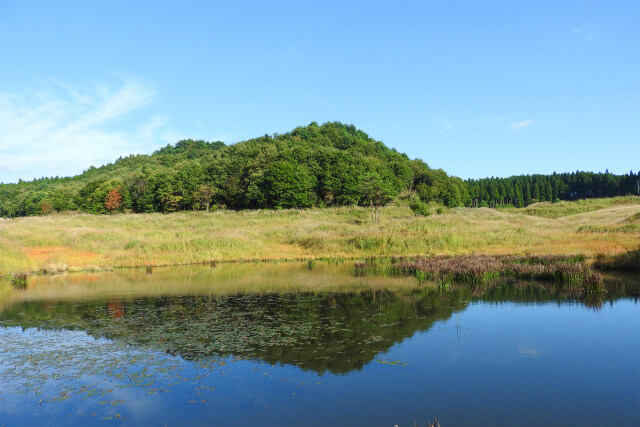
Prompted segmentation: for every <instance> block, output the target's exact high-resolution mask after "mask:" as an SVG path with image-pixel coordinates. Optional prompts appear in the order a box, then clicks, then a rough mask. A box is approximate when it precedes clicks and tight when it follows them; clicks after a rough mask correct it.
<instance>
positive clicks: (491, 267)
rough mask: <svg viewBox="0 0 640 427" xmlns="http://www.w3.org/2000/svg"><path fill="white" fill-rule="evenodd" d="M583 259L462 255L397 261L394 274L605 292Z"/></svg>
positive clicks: (441, 280) (422, 279)
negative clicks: (541, 282) (549, 284)
mask: <svg viewBox="0 0 640 427" xmlns="http://www.w3.org/2000/svg"><path fill="white" fill-rule="evenodd" d="M583 259H584V257H582V256H557V255H549V256H519V255H463V256H458V257H448V256H437V257H421V258H416V259H413V260H410V261H398V260H396V261H395V262H394V263H393V264H392V267H391V270H392V271H393V273H394V274H398V273H404V274H407V275H412V276H415V277H416V278H417V279H418V281H419V282H421V283H422V282H425V281H428V280H433V281H435V282H437V283H438V284H439V285H440V286H441V287H443V288H444V289H446V286H443V285H446V284H447V283H450V282H463V283H469V284H473V285H482V284H484V283H487V282H490V281H494V280H495V279H498V278H515V279H535V280H548V281H555V282H556V284H558V286H561V287H569V288H570V287H574V286H580V285H583V286H584V291H585V292H602V291H603V290H604V289H603V285H602V277H601V276H600V275H599V274H597V273H595V272H593V271H592V270H591V268H590V267H589V266H588V265H587V264H585V263H584V262H582V261H583Z"/></svg>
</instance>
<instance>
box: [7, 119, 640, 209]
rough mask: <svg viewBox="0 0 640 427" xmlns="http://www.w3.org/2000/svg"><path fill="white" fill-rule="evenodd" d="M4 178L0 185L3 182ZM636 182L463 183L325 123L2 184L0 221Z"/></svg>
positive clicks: (477, 201) (522, 194)
mask: <svg viewBox="0 0 640 427" xmlns="http://www.w3.org/2000/svg"><path fill="white" fill-rule="evenodd" d="M1 179H2V177H1V176H0V180H1ZM638 181H640V173H638V174H637V175H636V174H634V173H633V172H630V173H629V174H628V175H613V174H610V173H608V172H606V173H604V174H603V173H591V172H574V173H570V174H568V173H564V174H555V173H554V174H553V175H523V176H516V177H511V178H487V179H482V180H467V181H463V180H462V179H460V178H457V177H450V176H448V175H447V174H446V172H444V171H443V170H441V169H431V168H429V166H428V165H427V164H426V163H424V162H423V161H422V160H420V159H415V160H411V159H409V158H408V157H407V155H406V154H401V153H398V152H397V151H396V150H394V149H390V148H388V147H387V146H385V145H384V144H383V143H382V142H379V141H376V140H374V139H372V138H370V137H369V136H368V135H367V134H366V133H364V132H363V131H361V130H359V129H356V128H355V127H354V126H353V125H345V124H342V123H339V122H330V123H325V124H323V125H318V124H317V123H315V122H313V123H311V124H309V125H308V126H303V127H298V128H296V129H294V130H293V131H291V132H288V133H285V134H274V135H272V136H270V135H264V136H262V137H259V138H254V139H250V140H247V141H243V142H238V143H236V144H233V145H225V144H224V143H223V142H220V141H214V142H206V141H194V140H191V139H188V140H183V141H180V142H178V143H176V144H175V145H167V146H166V147H164V148H162V149H160V150H157V151H156V152H155V153H153V154H152V155H136V156H129V157H126V158H120V159H118V160H117V161H115V162H114V163H110V164H107V165H105V166H102V167H100V168H95V167H91V168H90V169H88V170H87V171H85V172H84V173H83V174H81V175H78V176H75V177H70V178H42V179H38V180H34V181H29V182H25V181H20V182H18V183H17V184H0V217H13V216H29V215H42V214H48V213H52V212H56V211H73V210H77V211H83V212H87V213H95V214H101V213H108V212H122V211H125V212H173V211H179V210H194V209H202V210H208V209H210V208H211V207H221V206H224V207H227V208H229V209H257V208H272V209H278V208H307V207H312V206H318V207H324V206H343V205H354V204H366V205H369V204H372V203H373V204H376V205H383V204H385V203H386V202H388V201H389V200H392V199H393V198H396V197H403V196H404V197H408V198H412V199H413V202H412V205H411V206H412V208H413V209H414V210H415V211H416V212H417V213H425V212H426V211H428V209H427V208H426V205H425V203H426V202H437V203H440V204H444V205H446V206H449V207H455V206H496V205H504V204H513V205H515V206H516V207H522V206H526V205H528V204H530V203H533V202H536V201H545V200H549V201H554V200H573V199H578V198H589V197H612V196H618V195H627V194H636V191H637V182H638Z"/></svg>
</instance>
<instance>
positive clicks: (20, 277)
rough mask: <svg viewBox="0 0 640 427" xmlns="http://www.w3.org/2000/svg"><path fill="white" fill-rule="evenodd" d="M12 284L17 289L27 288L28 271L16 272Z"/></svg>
mask: <svg viewBox="0 0 640 427" xmlns="http://www.w3.org/2000/svg"><path fill="white" fill-rule="evenodd" d="M11 284H12V285H13V287H14V288H16V289H27V273H16V274H15V275H14V276H13V278H12V279H11Z"/></svg>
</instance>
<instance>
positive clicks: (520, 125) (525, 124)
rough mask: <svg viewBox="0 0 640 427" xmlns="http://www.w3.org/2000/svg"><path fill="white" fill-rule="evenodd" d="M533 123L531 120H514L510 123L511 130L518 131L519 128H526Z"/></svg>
mask: <svg viewBox="0 0 640 427" xmlns="http://www.w3.org/2000/svg"><path fill="white" fill-rule="evenodd" d="M532 124H533V120H522V121H521V122H514V123H511V126H510V128H511V130H512V131H518V130H520V129H524V128H527V127H529V126H531V125H532Z"/></svg>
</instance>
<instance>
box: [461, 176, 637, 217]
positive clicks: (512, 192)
mask: <svg viewBox="0 0 640 427" xmlns="http://www.w3.org/2000/svg"><path fill="white" fill-rule="evenodd" d="M639 183H640V172H639V173H638V174H634V173H633V171H630V172H629V173H628V174H626V175H614V174H611V173H609V171H608V170H606V171H605V172H604V173H593V172H581V171H576V172H571V173H560V174H558V173H555V172H554V173H553V174H552V175H521V176H512V177H510V178H493V177H492V178H484V179H478V180H474V179H469V180H467V181H466V184H467V186H468V189H469V195H470V197H471V199H472V201H471V206H489V207H495V206H499V205H513V206H515V207H520V208H521V207H525V206H528V205H530V204H531V203H536V202H544V201H549V202H553V201H561V200H578V199H589V198H601V197H615V196H627V195H632V194H636V195H639V194H640V193H639V191H638V190H639V185H640V184H639Z"/></svg>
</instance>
